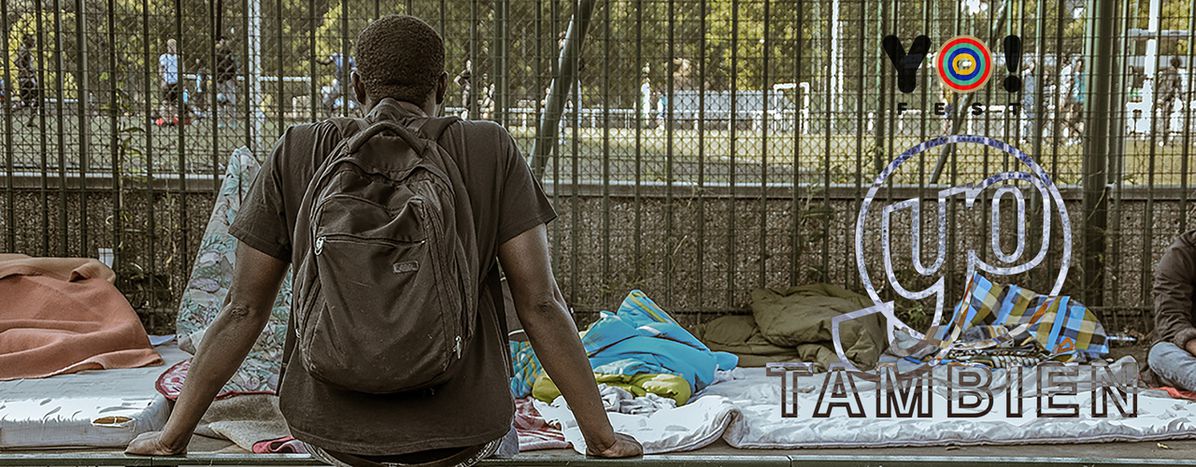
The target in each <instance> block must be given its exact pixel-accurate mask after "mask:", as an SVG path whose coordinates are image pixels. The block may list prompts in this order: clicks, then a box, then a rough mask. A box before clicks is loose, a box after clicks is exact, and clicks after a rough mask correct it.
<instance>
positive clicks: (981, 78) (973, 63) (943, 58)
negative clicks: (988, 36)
mask: <svg viewBox="0 0 1196 467" xmlns="http://www.w3.org/2000/svg"><path fill="white" fill-rule="evenodd" d="M935 64H936V65H937V68H938V72H939V79H941V80H943V84H945V85H946V86H947V87H948V88H951V89H952V90H954V91H955V92H960V93H966V92H972V91H975V90H977V89H980V87H981V86H984V83H987V82H988V77H989V76H990V75H991V74H992V54H990V53H989V51H988V46H986V45H984V42H981V41H980V40H979V39H976V38H975V37H971V36H958V37H955V38H953V39H951V40H949V41H947V43H946V44H943V47H942V48H941V49H939V53H938V57H937V58H936V60H935Z"/></svg>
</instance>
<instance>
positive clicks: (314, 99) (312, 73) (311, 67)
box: [213, 0, 444, 122]
mask: <svg viewBox="0 0 1196 467" xmlns="http://www.w3.org/2000/svg"><path fill="white" fill-rule="evenodd" d="M307 11H308V14H309V17H310V18H311V32H310V34H308V36H307V47H308V49H309V50H310V51H311V52H310V53H311V55H310V56H309V57H308V58H307V67H308V70H307V73H308V75H307V76H308V77H309V78H311V79H310V80H308V110H309V111H310V112H311V121H313V122H314V121H316V120H318V119H319V117H317V116H316V108H317V107H319V105H320V94H319V86H320V78H319V76H318V74H317V72H316V53H317V52H316V30H317V29H319V28H318V27H316V25H318V24H320V17H319V16H318V15H316V0H308V2H307ZM441 35H444V31H441ZM213 60H215V59H214V58H213Z"/></svg>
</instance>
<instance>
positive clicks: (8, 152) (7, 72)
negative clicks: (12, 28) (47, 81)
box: [0, 0, 21, 252]
mask: <svg viewBox="0 0 1196 467" xmlns="http://www.w3.org/2000/svg"><path fill="white" fill-rule="evenodd" d="M0 18H8V0H0ZM8 37H9V34H8V33H5V34H3V37H0V44H3V46H4V95H5V99H4V164H5V165H4V175H5V177H4V211H5V212H4V224H5V245H6V249H7V250H8V251H12V252H15V251H17V226H16V223H17V211H16V207H15V204H16V195H15V194H14V192H15V191H16V178H15V177H14V174H13V172H14V167H13V165H14V164H13V162H14V161H13V156H14V154H13V138H12V134H13V131H12V99H13V97H14V96H16V93H15V92H14V91H16V90H18V89H20V84H19V83H18V84H17V85H16V86H13V83H12V82H11V81H12V76H13V75H12V70H11V69H10V67H11V61H10V60H9V59H8V53H9V52H8V51H9V50H11V49H9V43H8ZM17 40H21V38H17Z"/></svg>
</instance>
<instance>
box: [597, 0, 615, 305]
mask: <svg viewBox="0 0 1196 467" xmlns="http://www.w3.org/2000/svg"><path fill="white" fill-rule="evenodd" d="M613 9H614V6H613V5H611V4H610V3H609V2H608V3H607V4H606V5H604V6H603V10H604V11H603V15H604V17H603V19H604V21H603V22H602V31H603V34H602V58H603V63H604V64H605V65H606V66H603V67H602V277H603V279H604V280H606V281H610V277H611V269H610V256H611V249H610V177H611V171H610V69H611V67H610V43H611V36H610V21H611V14H610V12H611V10H613ZM600 300H601V302H600V303H601V304H603V305H605V304H607V303H610V283H609V282H607V283H606V284H603V287H602V289H601V291H600Z"/></svg>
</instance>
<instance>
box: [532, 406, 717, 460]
mask: <svg viewBox="0 0 1196 467" xmlns="http://www.w3.org/2000/svg"><path fill="white" fill-rule="evenodd" d="M535 405H536V410H537V411H539V412H540V415H541V416H543V417H544V419H545V420H547V421H548V422H549V423H557V424H560V426H561V432H562V433H564V435H565V440H566V441H568V442H569V443H571V444H572V445H573V449H575V450H576V451H577V452H579V453H582V454H585V452H586V441H585V438H583V437H582V436H581V429H580V428H579V427H578V426H577V419H575V418H574V417H573V413H572V412H570V411H569V405H568V404H566V403H565V398H564V397H557V398H556V400H555V401H553V402H552V404H546V403H544V402H541V401H535ZM737 414H738V411H736V410H735V407H734V406H732V405H731V402H730V401H728V400H727V399H725V398H723V397H717V396H712V397H703V398H701V399H697V400H692V401H690V403H688V404H686V405H683V406H681V407H676V408H671V409H663V410H659V411H657V412H655V413H652V414H651V415H628V414H622V413H617V412H607V414H606V415H607V417H609V418H610V423H611V425H612V426H614V429H615V431H617V432H619V433H626V434H629V435H631V436H633V437H635V439H636V440H638V441H639V442H640V444H642V445H643V446H644V454H661V453H666V452H676V451H692V450H694V449H699V448H702V447H705V446H707V445H709V444H710V443H713V442H715V441H717V440H718V439H719V437H721V436H722V435H723V432H724V431H725V430H726V428H727V426H728V425H730V424H731V421H732V420H734V419H735V417H736V416H737Z"/></svg>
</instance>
